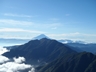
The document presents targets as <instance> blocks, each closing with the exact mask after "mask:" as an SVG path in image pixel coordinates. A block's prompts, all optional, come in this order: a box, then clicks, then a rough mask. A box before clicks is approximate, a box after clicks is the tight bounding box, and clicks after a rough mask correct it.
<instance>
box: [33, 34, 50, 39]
mask: <svg viewBox="0 0 96 72" xmlns="http://www.w3.org/2000/svg"><path fill="white" fill-rule="evenodd" d="M42 38H47V39H50V38H49V37H47V36H46V35H44V34H40V35H38V36H36V37H34V38H33V39H32V40H36V39H38V40H40V39H42Z"/></svg>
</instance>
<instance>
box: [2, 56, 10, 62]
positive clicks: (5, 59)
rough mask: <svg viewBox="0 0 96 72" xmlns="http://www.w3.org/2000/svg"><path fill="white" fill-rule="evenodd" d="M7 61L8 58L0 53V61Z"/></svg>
mask: <svg viewBox="0 0 96 72" xmlns="http://www.w3.org/2000/svg"><path fill="white" fill-rule="evenodd" d="M7 61H9V58H7V57H4V56H2V55H0V63H4V62H7Z"/></svg>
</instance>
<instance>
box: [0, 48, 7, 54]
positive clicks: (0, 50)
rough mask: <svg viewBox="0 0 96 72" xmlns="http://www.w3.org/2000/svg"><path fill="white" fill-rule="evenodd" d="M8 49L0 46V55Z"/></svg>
mask: <svg viewBox="0 0 96 72" xmlns="http://www.w3.org/2000/svg"><path fill="white" fill-rule="evenodd" d="M8 51H9V50H7V49H6V48H3V47H0V55H2V54H3V53H5V52H8Z"/></svg>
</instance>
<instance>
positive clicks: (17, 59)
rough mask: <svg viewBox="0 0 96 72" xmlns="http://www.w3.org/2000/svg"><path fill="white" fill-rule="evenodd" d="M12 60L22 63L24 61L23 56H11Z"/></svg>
mask: <svg viewBox="0 0 96 72" xmlns="http://www.w3.org/2000/svg"><path fill="white" fill-rule="evenodd" d="M13 60H14V62H16V63H22V62H24V61H25V58H24V57H19V58H15V57H14V58H13Z"/></svg>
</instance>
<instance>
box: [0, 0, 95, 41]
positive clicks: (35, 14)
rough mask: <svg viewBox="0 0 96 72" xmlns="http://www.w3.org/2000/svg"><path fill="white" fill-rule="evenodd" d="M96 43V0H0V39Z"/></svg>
mask: <svg viewBox="0 0 96 72" xmlns="http://www.w3.org/2000/svg"><path fill="white" fill-rule="evenodd" d="M39 34H46V35H47V36H49V37H51V38H56V39H72V40H83V41H87V42H96V0H0V38H29V39H31V38H33V37H34V36H37V35H39Z"/></svg>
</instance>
